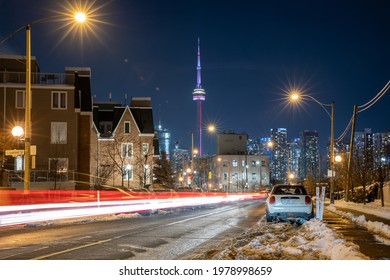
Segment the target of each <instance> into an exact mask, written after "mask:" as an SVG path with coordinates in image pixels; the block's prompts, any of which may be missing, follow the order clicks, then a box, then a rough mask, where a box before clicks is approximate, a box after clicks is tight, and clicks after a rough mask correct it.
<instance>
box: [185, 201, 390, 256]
mask: <svg viewBox="0 0 390 280" xmlns="http://www.w3.org/2000/svg"><path fill="white" fill-rule="evenodd" d="M337 206H340V207H343V208H349V209H354V210H357V211H360V212H363V213H367V214H373V215H376V216H379V217H385V218H387V217H388V216H389V215H390V207H381V206H380V203H379V202H378V201H376V202H374V203H370V204H366V205H363V204H361V205H360V204H356V203H346V202H341V201H337V202H336V204H335V205H330V206H327V210H329V211H333V212H336V213H337V214H339V215H341V216H344V217H347V218H349V219H351V220H353V221H354V222H356V223H359V224H360V225H363V226H365V227H366V228H367V229H368V230H369V231H373V232H375V233H377V234H378V235H379V238H380V241H381V242H383V243H385V244H389V245H390V226H389V225H386V224H383V223H381V222H372V221H367V220H366V218H365V216H364V215H360V216H359V217H355V216H353V215H352V214H351V213H348V212H346V211H341V210H337ZM221 247H222V248H221ZM191 258H192V259H210V258H212V259H217V260H244V259H263V260H282V259H285V260H365V259H369V258H368V257H367V256H365V255H363V254H362V253H361V252H360V251H359V247H358V246H357V245H355V244H354V243H351V242H348V241H346V240H345V239H343V237H342V236H340V235H339V234H337V233H336V232H335V231H334V230H333V229H330V228H329V227H328V226H327V225H326V224H325V223H323V222H322V221H319V220H316V219H313V220H310V221H308V222H306V223H304V224H303V225H301V226H298V225H295V224H290V223H266V222H265V220H264V217H263V218H262V219H261V220H260V221H259V222H258V223H257V224H256V225H255V226H254V227H252V228H251V229H249V230H248V231H246V232H245V233H244V234H242V235H241V236H238V237H236V238H234V239H233V240H225V241H224V243H222V245H220V248H219V250H216V249H215V248H214V249H213V250H210V251H209V252H204V253H201V254H198V255H195V256H192V257H191Z"/></svg>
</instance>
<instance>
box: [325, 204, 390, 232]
mask: <svg viewBox="0 0 390 280" xmlns="http://www.w3.org/2000/svg"><path fill="white" fill-rule="evenodd" d="M337 206H339V207H342V208H346V209H352V210H356V211H359V212H362V213H366V214H371V215H375V216H378V217H382V218H385V219H389V220H390V207H389V206H384V207H381V205H380V201H379V200H376V201H374V202H372V203H367V204H366V205H364V204H361V203H359V204H358V203H352V202H344V201H336V203H335V205H330V206H328V207H327V210H329V211H331V212H334V213H336V214H338V215H340V216H342V217H346V218H348V219H350V220H352V221H353V222H355V223H357V224H359V225H361V226H363V227H365V228H367V229H368V230H369V231H372V232H374V233H377V234H379V235H380V236H382V237H385V238H388V239H390V225H387V224H384V223H382V222H376V221H367V219H366V216H364V215H359V216H354V215H352V214H351V213H349V212H345V211H342V210H337Z"/></svg>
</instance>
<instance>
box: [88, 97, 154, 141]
mask: <svg viewBox="0 0 390 280" xmlns="http://www.w3.org/2000/svg"><path fill="white" fill-rule="evenodd" d="M130 104H131V105H130V107H128V106H123V105H121V104H120V103H118V102H112V101H109V102H94V108H93V120H94V123H95V126H96V127H97V128H98V129H100V126H99V123H100V122H112V130H113V131H115V129H116V127H117V126H118V123H119V122H120V120H121V118H122V117H123V115H124V113H125V111H126V109H127V110H129V112H130V114H131V115H132V117H133V119H134V121H135V123H136V125H137V127H138V129H139V132H140V133H142V134H154V122H153V110H152V107H151V102H150V98H139V97H138V98H133V99H132V101H131V103H130ZM133 106H134V107H133ZM100 132H101V131H100Z"/></svg>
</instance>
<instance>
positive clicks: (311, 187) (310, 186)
mask: <svg viewBox="0 0 390 280" xmlns="http://www.w3.org/2000/svg"><path fill="white" fill-rule="evenodd" d="M303 185H304V187H305V188H306V190H307V191H308V193H310V194H314V193H316V181H315V179H314V177H313V175H312V174H311V173H310V172H309V173H308V174H307V176H306V180H305V182H304V183H303Z"/></svg>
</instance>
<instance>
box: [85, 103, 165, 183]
mask: <svg viewBox="0 0 390 280" xmlns="http://www.w3.org/2000/svg"><path fill="white" fill-rule="evenodd" d="M93 125H94V126H93V133H94V135H93V137H92V142H93V146H95V149H94V151H95V152H94V153H92V157H91V165H92V166H93V168H92V174H95V175H96V177H95V178H96V179H95V180H94V185H95V186H98V187H106V188H111V187H121V188H136V189H138V188H144V187H146V186H148V185H150V184H152V182H153V163H154V160H155V158H158V156H159V151H158V140H157V136H156V134H155V131H154V123H153V112H152V104H151V99H150V98H148V97H133V98H132V99H131V102H130V106H127V105H122V104H121V103H118V102H113V101H109V102H97V101H96V102H94V104H93Z"/></svg>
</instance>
